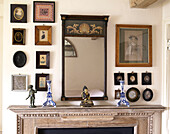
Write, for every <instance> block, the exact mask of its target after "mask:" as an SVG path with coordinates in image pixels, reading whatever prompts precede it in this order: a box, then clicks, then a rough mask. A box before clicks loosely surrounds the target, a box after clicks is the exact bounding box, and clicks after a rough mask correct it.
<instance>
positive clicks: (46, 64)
mask: <svg viewBox="0 0 170 134" xmlns="http://www.w3.org/2000/svg"><path fill="white" fill-rule="evenodd" d="M49 68H50V52H49V51H37V52H36V69H49Z"/></svg>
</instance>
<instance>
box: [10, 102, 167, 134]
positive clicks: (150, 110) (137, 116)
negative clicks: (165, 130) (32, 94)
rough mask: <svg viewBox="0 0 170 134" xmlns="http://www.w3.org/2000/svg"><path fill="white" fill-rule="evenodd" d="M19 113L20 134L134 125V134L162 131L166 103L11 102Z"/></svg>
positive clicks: (18, 125)
mask: <svg viewBox="0 0 170 134" xmlns="http://www.w3.org/2000/svg"><path fill="white" fill-rule="evenodd" d="M8 109H9V110H11V111H13V112H15V113H16V114H17V134H37V133H38V128H80V127H134V128H135V134H160V130H161V127H154V123H155V122H157V123H158V122H161V114H162V112H163V111H164V110H165V107H163V106H160V105H146V106H139V105H138V106H130V107H116V106H94V107H90V108H86V107H85V108H81V107H80V106H57V107H55V108H54V107H41V106H37V107H36V108H29V107H28V106H16V105H15V106H14V105H13V106H9V108H8Z"/></svg>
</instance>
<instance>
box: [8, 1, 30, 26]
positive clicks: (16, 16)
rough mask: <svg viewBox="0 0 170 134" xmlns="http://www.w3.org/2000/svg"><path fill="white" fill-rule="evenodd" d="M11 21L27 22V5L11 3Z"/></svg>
mask: <svg viewBox="0 0 170 134" xmlns="http://www.w3.org/2000/svg"><path fill="white" fill-rule="evenodd" d="M11 22H12V23H27V5H24V4H11Z"/></svg>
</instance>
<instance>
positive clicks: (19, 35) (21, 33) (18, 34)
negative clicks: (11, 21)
mask: <svg viewBox="0 0 170 134" xmlns="http://www.w3.org/2000/svg"><path fill="white" fill-rule="evenodd" d="M25 34H26V29H23V28H13V29H12V45H25V36H26V35H25Z"/></svg>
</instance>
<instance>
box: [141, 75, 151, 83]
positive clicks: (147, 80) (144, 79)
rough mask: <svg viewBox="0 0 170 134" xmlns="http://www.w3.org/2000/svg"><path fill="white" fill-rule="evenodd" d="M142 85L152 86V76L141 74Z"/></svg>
mask: <svg viewBox="0 0 170 134" xmlns="http://www.w3.org/2000/svg"><path fill="white" fill-rule="evenodd" d="M142 85H152V74H151V73H148V72H146V73H142Z"/></svg>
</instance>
